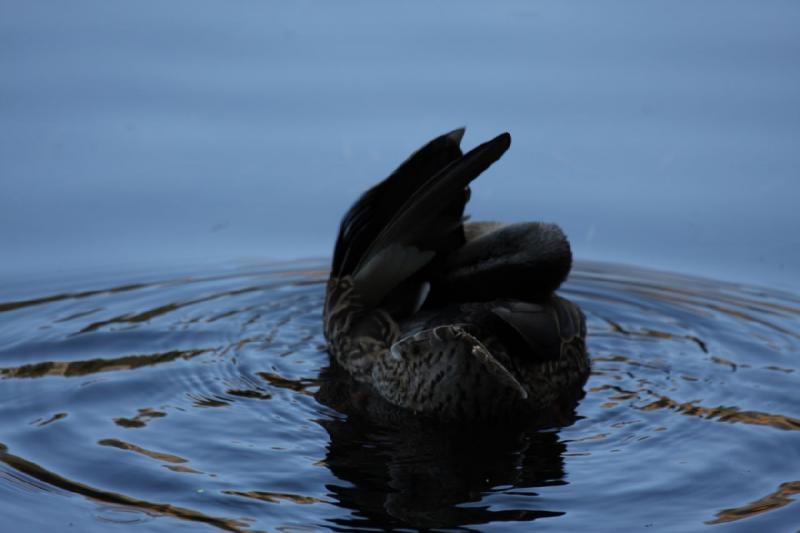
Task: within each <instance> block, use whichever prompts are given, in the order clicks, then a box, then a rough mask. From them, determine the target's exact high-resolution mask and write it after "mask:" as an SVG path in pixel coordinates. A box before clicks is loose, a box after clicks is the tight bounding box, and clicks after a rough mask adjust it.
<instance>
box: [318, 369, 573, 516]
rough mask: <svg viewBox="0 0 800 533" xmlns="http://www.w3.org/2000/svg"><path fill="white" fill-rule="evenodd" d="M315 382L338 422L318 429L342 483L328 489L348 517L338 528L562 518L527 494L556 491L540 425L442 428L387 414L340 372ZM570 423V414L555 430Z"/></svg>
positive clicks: (549, 448) (555, 468)
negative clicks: (542, 489) (551, 488)
mask: <svg viewBox="0 0 800 533" xmlns="http://www.w3.org/2000/svg"><path fill="white" fill-rule="evenodd" d="M321 378H322V379H321V383H320V389H319V392H318V393H317V399H318V400H319V401H320V402H322V403H323V404H325V405H327V406H329V407H332V408H334V409H336V410H337V411H339V412H341V413H345V414H346V415H347V417H346V418H343V419H338V420H330V419H328V420H323V421H321V422H320V423H321V424H322V425H323V426H324V427H325V429H326V430H327V431H328V433H329V434H330V439H331V442H330V444H329V445H328V454H327V457H326V463H327V465H328V467H329V468H330V470H331V472H332V473H333V474H334V475H335V476H336V477H337V478H338V479H340V480H341V481H342V482H343V483H341V484H335V485H331V486H329V487H328V488H329V490H330V492H331V495H332V496H333V497H334V498H336V499H337V500H338V504H339V505H340V506H341V507H344V508H346V509H350V510H352V513H351V516H350V517H348V518H347V519H339V520H336V523H337V525H338V526H339V527H343V528H380V529H385V528H395V527H412V528H452V527H464V526H470V525H477V524H483V523H487V522H499V521H526V520H534V519H537V518H543V517H552V516H559V515H561V514H563V513H562V512H559V511H558V510H557V509H545V508H544V506H543V504H542V502H541V501H540V500H539V498H537V497H536V496H537V494H536V492H535V490H531V489H532V488H535V487H543V486H548V485H561V484H565V483H566V481H564V463H563V459H562V454H563V452H564V451H565V445H564V444H563V443H562V442H560V441H559V438H558V433H557V432H555V431H552V430H542V429H541V428H542V423H543V421H536V423H535V424H531V425H527V426H526V427H519V426H516V427H491V428H487V427H482V428H467V427H452V426H442V425H437V424H433V423H427V422H424V421H421V420H419V419H418V418H416V417H409V416H408V415H404V414H403V413H402V412H399V411H398V410H396V409H393V408H392V407H391V406H389V405H388V404H386V403H385V402H383V401H382V400H381V399H380V398H378V397H376V396H375V395H372V394H370V392H369V390H368V389H366V388H364V387H363V386H361V385H358V384H356V383H354V382H352V380H350V379H349V378H348V376H347V375H346V374H345V373H344V372H342V371H340V370H337V369H334V368H329V369H326V370H325V371H324V372H323V373H322V375H321ZM572 412H573V413H574V410H573V411H572ZM571 421H574V414H573V415H572V420H560V423H561V424H562V425H563V424H564V423H570V422H571ZM551 422H552V420H548V421H547V423H551Z"/></svg>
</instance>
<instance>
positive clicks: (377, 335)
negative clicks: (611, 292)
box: [324, 129, 590, 421]
mask: <svg viewBox="0 0 800 533" xmlns="http://www.w3.org/2000/svg"><path fill="white" fill-rule="evenodd" d="M463 135H464V129H457V130H455V131H452V132H450V133H447V134H445V135H442V136H440V137H437V138H435V139H433V140H432V141H430V142H429V143H428V144H426V145H425V146H423V147H422V148H420V149H419V150H417V151H416V152H415V153H414V154H412V155H411V156H410V157H409V158H408V159H407V160H406V161H405V162H403V163H402V164H401V165H400V166H399V167H398V168H397V169H396V170H395V171H394V172H393V173H392V174H391V175H390V176H389V177H388V178H386V179H385V180H383V181H382V182H380V183H378V184H377V185H375V186H374V187H372V188H371V189H369V190H368V191H366V192H365V193H364V194H363V195H362V196H361V197H360V198H359V199H358V200H357V201H356V202H355V204H353V206H352V207H351V208H350V210H349V211H348V212H347V214H346V215H345V216H344V218H343V220H342V222H341V226H340V229H339V234H338V239H337V242H336V248H335V250H334V255H333V264H332V268H331V274H330V279H329V280H328V284H327V288H326V297H325V307H324V330H325V337H326V339H327V341H328V350H329V352H330V354H331V356H332V364H333V365H337V366H338V367H340V368H341V369H342V370H344V371H345V372H346V373H347V374H349V376H350V378H352V379H353V380H354V381H355V382H357V383H358V384H359V385H360V386H362V387H364V386H365V387H368V388H369V389H370V391H371V392H372V393H374V394H376V395H378V396H379V397H380V398H382V400H385V401H386V402H388V403H389V404H391V405H392V406H393V407H397V408H399V409H400V410H402V411H403V412H408V413H410V414H411V413H413V414H415V416H425V417H431V418H434V419H439V420H453V421H474V420H495V419H507V418H522V417H528V416H534V415H537V414H539V415H541V414H546V413H548V412H551V411H558V410H563V409H571V408H573V407H574V405H575V403H576V402H577V401H578V399H580V398H581V397H582V395H583V385H584V383H585V382H586V379H587V378H588V376H589V372H590V360H589V356H588V354H587V352H586V342H585V340H586V321H585V317H584V315H583V313H582V312H581V310H580V308H579V307H578V306H577V305H576V304H574V303H572V302H570V301H568V300H566V299H564V298H562V297H559V296H558V295H556V294H555V290H556V289H557V288H558V287H559V286H560V285H561V283H562V282H563V281H564V280H565V279H566V277H567V275H568V274H569V271H570V268H571V266H572V252H571V250H570V245H569V241H568V240H567V237H566V236H565V235H564V233H563V232H562V231H561V229H560V228H559V227H558V226H557V225H555V224H547V223H542V222H520V223H513V224H500V223H497V222H466V220H465V217H464V208H465V205H466V203H467V201H468V200H469V197H470V189H469V184H470V182H472V180H474V179H475V178H477V177H478V176H479V175H480V174H481V173H482V172H483V171H485V170H486V169H487V168H489V166H491V165H492V164H493V163H494V162H495V161H497V160H498V159H499V158H500V157H501V156H502V155H503V154H504V153H505V151H506V150H507V149H508V148H509V146H510V144H511V136H510V135H509V134H508V133H503V134H501V135H499V136H497V137H495V138H494V139H492V140H490V141H488V142H486V143H484V144H481V145H480V146H478V147H476V148H474V149H472V150H471V151H469V152H467V153H466V154H464V153H463V152H462V151H461V148H460V143H461V139H462V137H463Z"/></svg>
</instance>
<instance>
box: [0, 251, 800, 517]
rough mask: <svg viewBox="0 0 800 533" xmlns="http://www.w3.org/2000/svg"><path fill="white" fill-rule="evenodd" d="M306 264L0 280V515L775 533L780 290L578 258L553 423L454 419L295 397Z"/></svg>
mask: <svg viewBox="0 0 800 533" xmlns="http://www.w3.org/2000/svg"><path fill="white" fill-rule="evenodd" d="M325 268H326V263H325V262H324V261H309V262H305V263H291V264H286V263H285V264H277V265H267V266H264V265H261V266H248V267H239V266H237V267H233V266H231V267H225V268H204V269H196V270H194V271H184V272H175V271H165V272H157V273H152V272H151V273H130V274H127V275H122V274H118V273H117V274H113V275H112V274H108V273H106V274H102V273H100V274H92V275H88V274H84V275H76V276H73V277H72V278H70V279H59V280H55V279H49V280H47V279H44V280H43V279H38V280H36V281H35V282H34V280H29V281H27V282H25V283H21V284H17V285H16V286H15V287H14V288H13V290H12V289H10V288H6V289H4V290H3V291H2V297H0V301H2V302H3V303H0V404H1V405H2V406H3V408H2V409H0V443H2V444H0V516H2V517H3V521H2V525H0V529H2V530H4V531H5V530H8V531H11V530H13V531H27V530H30V531H44V530H54V528H55V529H57V530H67V529H68V526H73V527H72V528H71V530H75V531H135V530H137V528H138V529H139V530H142V531H145V530H146V531H174V530H176V529H177V528H181V529H184V530H186V529H197V530H220V529H221V530H228V531H249V530H263V531H308V530H319V529H338V530H350V529H364V530H375V529H376V528H388V527H397V528H401V527H407V528H414V527H430V528H457V529H462V528H463V529H476V530H481V531H483V530H490V531H504V530H508V531H519V530H520V528H521V526H524V527H532V526H533V525H535V526H536V527H537V528H540V529H548V528H549V529H557V530H571V531H574V530H579V529H589V530H608V531H611V530H623V529H628V528H648V527H651V528H653V529H656V530H673V531H698V530H703V529H709V530H710V529H715V530H716V529H719V528H723V529H726V530H727V529H733V530H742V531H745V530H746V531H750V530H759V531H791V530H797V528H798V527H800V503H798V499H800V470H798V465H800V399H798V390H800V389H799V388H798V384H800V298H798V297H797V296H795V295H792V294H787V293H782V292H777V291H772V290H766V289H760V288H755V287H749V286H742V285H731V284H723V283H717V282H711V281H705V280H701V279H696V278H688V277H679V276H673V275H669V274H663V273H655V272H651V271H643V270H635V269H630V268H623V267H618V266H613V265H608V264H599V263H582V264H579V265H578V266H577V268H576V271H575V272H574V273H573V275H572V277H571V279H570V281H569V282H568V283H567V285H566V287H565V288H564V290H563V291H562V292H563V293H564V294H565V295H566V296H568V297H570V298H573V299H574V300H576V301H577V302H579V303H580V305H581V306H582V307H583V308H584V310H585V311H586V313H587V316H588V318H589V330H590V337H589V347H590V350H591V353H592V355H593V357H594V373H593V376H592V377H591V379H590V380H589V382H588V384H587V396H586V398H585V399H584V400H583V401H582V402H581V404H580V405H579V406H578V409H577V413H576V421H575V423H574V424H572V425H570V426H569V427H564V428H554V429H550V430H535V429H526V428H518V429H509V430H507V431H494V432H492V433H491V434H484V435H477V436H476V435H474V434H473V435H463V434H459V433H457V432H452V431H442V430H437V429H433V428H416V429H415V430H409V428H408V427H403V428H399V427H386V426H380V425H376V424H370V423H367V422H364V421H359V420H356V419H352V418H348V417H347V416H345V415H343V414H341V413H338V412H337V411H335V410H334V409H332V408H330V407H327V406H325V405H323V404H321V403H320V402H319V401H317V399H316V396H319V391H320V388H321V387H325V386H326V382H324V381H321V379H320V373H321V371H322V370H323V369H325V367H326V366H327V361H328V359H327V355H326V354H325V352H324V346H323V338H322V335H321V324H320V320H321V315H320V310H321V304H322V298H323V287H324V285H323V280H324V278H325Z"/></svg>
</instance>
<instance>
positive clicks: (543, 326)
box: [491, 297, 586, 361]
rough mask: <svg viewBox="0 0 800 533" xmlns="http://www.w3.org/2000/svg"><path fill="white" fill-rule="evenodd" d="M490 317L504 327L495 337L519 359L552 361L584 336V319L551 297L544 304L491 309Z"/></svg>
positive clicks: (573, 307) (573, 308) (505, 304)
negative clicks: (565, 347) (571, 343)
mask: <svg viewBox="0 0 800 533" xmlns="http://www.w3.org/2000/svg"><path fill="white" fill-rule="evenodd" d="M491 313H492V314H493V315H494V316H495V317H497V318H498V319H500V321H502V323H503V324H504V326H505V328H504V329H505V331H504V332H502V331H501V330H502V329H503V328H498V327H497V326H495V329H496V330H497V331H495V332H494V333H495V334H496V335H498V336H499V337H500V338H501V340H502V341H503V342H504V343H505V344H506V346H508V347H509V348H510V349H511V352H512V355H513V356H514V357H518V358H520V359H536V360H542V361H546V360H554V359H558V358H559V357H560V356H561V353H562V347H563V346H564V345H565V344H567V343H570V342H572V341H573V340H574V339H576V338H584V337H585V336H586V319H585V318H584V316H583V313H582V312H581V310H580V308H578V306H577V305H575V304H573V303H572V302H570V301H569V300H565V299H563V298H559V297H554V298H552V299H551V300H549V301H547V302H545V303H543V304H532V303H528V302H520V301H509V302H498V303H497V304H494V305H492V307H491Z"/></svg>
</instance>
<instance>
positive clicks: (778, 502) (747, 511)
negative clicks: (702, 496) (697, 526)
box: [706, 481, 800, 524]
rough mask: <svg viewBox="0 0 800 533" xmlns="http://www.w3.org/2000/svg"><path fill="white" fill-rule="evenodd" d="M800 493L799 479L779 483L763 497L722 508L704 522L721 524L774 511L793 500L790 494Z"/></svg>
mask: <svg viewBox="0 0 800 533" xmlns="http://www.w3.org/2000/svg"><path fill="white" fill-rule="evenodd" d="M795 494H800V481H790V482H788V483H781V485H780V487H778V490H776V491H775V492H773V493H772V494H768V495H766V496H764V497H763V498H759V499H758V500H756V501H754V502H751V503H748V504H747V505H743V506H741V507H734V508H731V509H723V510H722V511H720V512H718V513H717V517H716V518H715V519H714V520H709V521H708V522H706V524H722V523H724V522H734V521H736V520H742V519H743V518H750V517H751V516H755V515H757V514H761V513H766V512H767V511H774V510H775V509H779V508H781V507H784V506H786V505H789V504H790V503H792V502H793V501H794V500H793V499H792V498H791V496H794V495H795Z"/></svg>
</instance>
